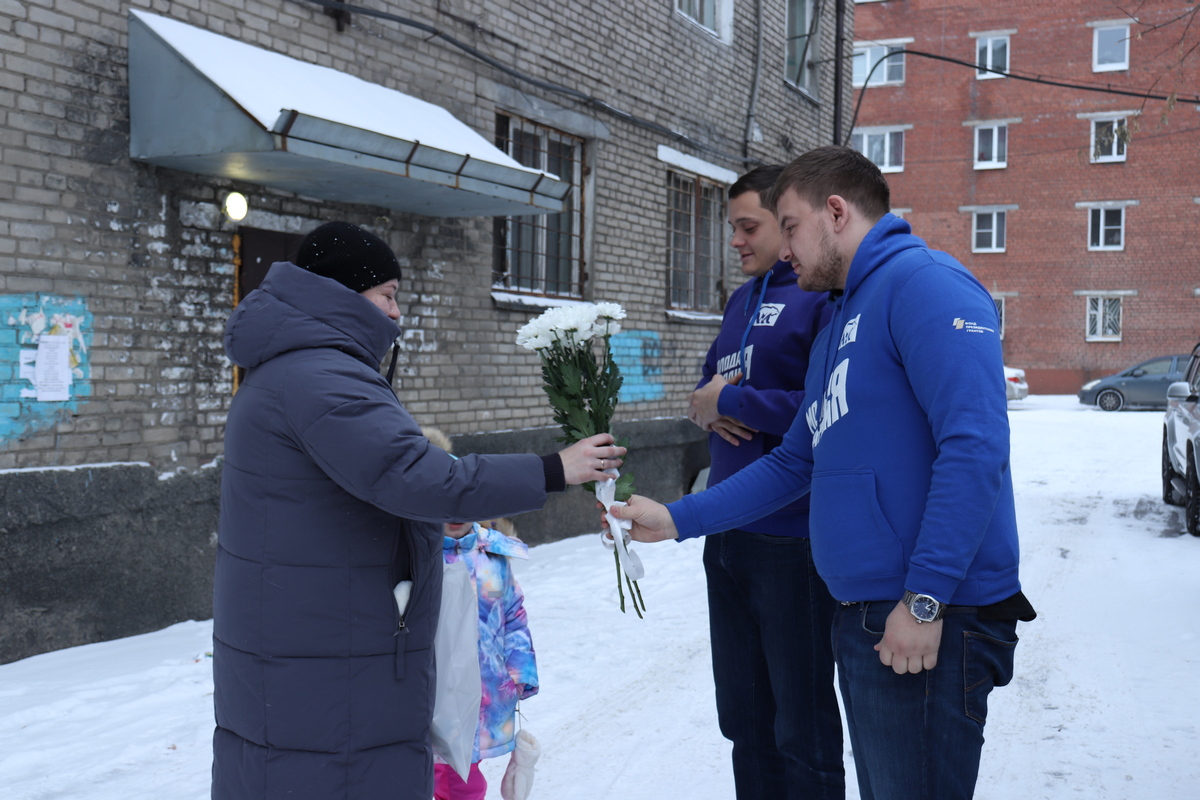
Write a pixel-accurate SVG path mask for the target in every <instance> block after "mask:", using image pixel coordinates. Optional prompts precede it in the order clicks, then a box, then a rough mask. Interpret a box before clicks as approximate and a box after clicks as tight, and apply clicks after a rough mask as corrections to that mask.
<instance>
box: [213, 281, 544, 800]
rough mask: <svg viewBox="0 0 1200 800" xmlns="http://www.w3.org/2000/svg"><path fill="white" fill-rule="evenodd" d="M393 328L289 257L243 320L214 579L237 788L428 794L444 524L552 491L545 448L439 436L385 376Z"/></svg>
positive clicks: (222, 694) (228, 763)
mask: <svg viewBox="0 0 1200 800" xmlns="http://www.w3.org/2000/svg"><path fill="white" fill-rule="evenodd" d="M395 335H396V327H395V325H394V324H393V323H392V322H391V320H389V319H388V318H387V316H386V315H385V314H383V313H382V312H380V311H379V309H377V308H376V307H374V305H373V304H371V303H370V302H369V301H367V300H365V299H364V298H363V297H361V296H359V295H358V294H356V293H355V292H353V291H351V290H349V289H346V288H345V287H343V286H341V285H340V284H337V283H336V282H335V281H331V280H329V279H327V278H322V277H320V276H317V275H313V274H311V273H308V272H305V271H304V270H301V269H299V268H297V267H295V266H293V265H291V264H286V263H280V264H275V265H274V266H272V268H271V271H270V272H269V273H268V275H267V278H266V280H265V281H264V282H263V285H262V287H261V288H259V289H257V290H255V291H254V292H251V293H250V294H249V295H248V296H247V297H246V298H245V300H244V301H243V302H242V303H241V304H240V305H239V306H238V308H237V310H236V311H235V312H234V313H233V315H232V316H231V318H230V320H229V323H228V325H227V328H226V336H225V342H226V347H227V351H228V353H229V356H230V358H231V359H232V360H233V361H234V362H235V363H237V364H240V365H242V366H245V367H246V368H247V373H246V377H245V379H244V380H243V381H242V383H241V385H240V386H239V388H238V391H237V394H236V395H235V396H234V399H233V402H232V403H231V405H230V409H229V415H228V417H227V421H226V428H225V458H224V464H223V467H222V475H221V518H220V527H219V532H218V544H217V564H216V573H215V577H214V587H213V678H214V684H215V689H214V705H215V710H216V721H217V729H216V733H215V734H214V738H213V787H212V796H213V797H214V798H217V799H219V800H226V798H238V799H239V800H241V799H245V800H251V799H253V800H263V798H285V797H286V798H289V800H300V799H301V798H312V800H332V799H333V798H338V799H339V800H376V798H385V797H386V798H394V799H399V800H428V798H429V797H431V796H432V791H433V778H432V774H433V764H432V753H431V751H430V748H429V743H428V734H429V723H430V719H431V716H432V705H433V686H434V666H433V657H432V647H431V645H432V641H433V633H434V629H435V628H436V626H437V617H438V610H439V608H440V603H441V576H442V570H441V564H440V562H441V550H442V532H441V529H440V525H439V524H437V523H441V522H445V521H450V520H456V519H488V518H492V517H497V516H511V515H514V514H518V513H521V512H524V511H531V510H534V509H537V508H540V507H541V506H542V505H543V504H544V503H545V497H546V493H545V482H546V478H545V474H544V472H543V467H542V460H541V459H540V458H539V457H538V456H535V455H524V454H522V455H504V456H479V455H467V456H464V457H463V458H461V459H459V460H455V459H454V458H453V457H451V456H450V455H448V454H447V453H446V452H445V451H443V450H441V449H439V448H437V447H433V446H432V445H430V444H429V442H428V440H427V439H426V438H425V437H424V436H422V435H421V431H420V428H419V426H418V425H417V423H416V422H415V421H414V420H413V418H412V417H411V416H410V415H409V414H408V412H406V411H405V410H404V407H403V406H402V405H401V404H400V402H399V400H398V399H397V398H396V395H395V393H394V392H393V391H392V389H391V386H389V385H388V382H387V381H386V380H385V379H384V378H383V376H381V375H380V374H379V361H380V359H381V358H382V356H383V355H384V354H385V353H386V351H387V348H388V345H389V344H390V343H391V341H392V339H393V338H394V337H395ZM401 580H411V581H412V582H413V588H412V594H411V597H410V599H409V603H408V607H407V609H406V612H405V614H404V616H401V615H400V612H399V610H398V609H397V607H396V602H395V598H394V595H393V591H392V590H393V587H394V586H395V585H396V583H397V582H399V581H401Z"/></svg>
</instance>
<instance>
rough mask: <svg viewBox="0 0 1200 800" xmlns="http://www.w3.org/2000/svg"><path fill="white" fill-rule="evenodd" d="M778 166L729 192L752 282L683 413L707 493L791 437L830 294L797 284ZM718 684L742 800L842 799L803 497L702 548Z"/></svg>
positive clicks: (737, 244)
mask: <svg viewBox="0 0 1200 800" xmlns="http://www.w3.org/2000/svg"><path fill="white" fill-rule="evenodd" d="M782 171H783V167H782V166H765V167H759V168H757V169H755V170H753V171H751V172H749V173H747V174H746V175H743V176H742V177H741V178H739V179H738V180H737V181H736V182H735V183H734V184H733V186H731V187H730V188H729V224H730V226H731V227H732V228H733V239H732V241H731V245H732V246H733V248H734V249H735V250H737V252H738V255H739V256H740V258H741V262H742V272H743V273H744V274H746V275H747V276H749V277H750V280H748V281H746V282H745V283H743V284H742V285H741V286H740V287H738V289H737V290H736V291H735V292H734V293H733V295H732V296H731V297H730V298H729V302H728V303H726V304H725V316H724V319H723V320H722V323H721V332H720V333H719V334H718V335H717V338H716V339H714V340H713V343H712V347H710V348H709V351H708V357H707V358H706V359H705V362H704V367H703V377H702V378H701V380H700V383H699V384H698V385H697V387H696V390H695V391H694V392H692V394H691V397H690V398H689V401H688V417H689V418H690V419H691V420H692V422H694V423H696V424H697V425H699V426H700V427H701V428H703V429H704V430H706V431H709V444H708V447H709V453H710V455H711V464H712V466H711V469H710V470H709V476H708V485H709V486H714V485H716V484H719V483H720V482H721V481H723V480H724V479H725V478H728V477H729V476H730V475H733V474H734V473H736V472H737V471H738V470H740V469H741V468H742V467H744V466H746V465H748V464H750V463H752V462H754V461H755V460H757V459H759V458H761V457H762V456H764V455H765V454H767V453H769V452H770V451H771V450H773V449H774V448H775V447H776V446H777V445H779V443H780V442H782V441H783V435H784V434H785V433H787V430H788V428H790V427H791V425H792V420H793V419H795V417H796V412H797V411H798V410H799V409H800V407H801V404H802V403H803V401H804V373H805V372H806V371H807V369H808V352H809V349H810V348H811V347H812V343H813V340H814V338H815V337H816V335H817V332H818V331H819V330H820V329H821V328H822V327H824V325H825V324H826V323H827V322H828V321H829V316H830V307H829V303H828V300H829V295H828V294H826V293H825V292H819V293H818V292H806V291H804V290H803V289H801V288H800V287H799V286H797V285H796V280H795V276H794V275H793V274H792V265H791V264H789V263H788V262H787V261H781V260H779V246H780V241H781V237H780V234H779V225H778V223H777V222H776V221H775V216H774V215H773V214H772V213H771V212H770V211H768V210H767V209H766V208H764V207H763V205H762V202H761V195H762V194H763V193H766V192H769V191H770V190H771V188H772V187H773V186H774V185H775V179H776V178H778V177H779V174H780V173H781V172H782ZM704 572H705V576H706V578H707V584H708V618H709V628H710V633H711V638H712V662H713V680H714V682H715V684H716V699H717V718H718V720H719V721H720V725H721V733H722V734H723V735H724V736H725V738H727V739H729V740H730V741H731V742H733V779H734V786H735V788H736V791H737V797H738V798H739V800H757V799H758V798H764V797H770V798H779V800H786V799H787V798H794V799H795V800H799V799H800V798H805V799H806V800H841V798H843V797H845V794H846V773H845V767H844V766H843V765H842V721H841V714H840V712H839V711H838V704H837V695H836V694H835V692H834V688H833V649H832V644H831V642H830V638H829V631H830V629H831V627H832V624H833V613H834V609H835V607H836V603H835V602H834V600H833V597H832V596H831V595H830V594H829V590H828V589H827V588H825V583H824V581H822V580H821V578H820V576H818V575H817V572H816V569H815V568H814V566H813V560H812V552H811V549H810V547H809V542H808V497H807V496H805V497H801V498H799V499H797V500H796V501H794V502H792V503H789V504H788V505H786V506H784V507H782V508H780V509H779V510H777V511H775V512H773V513H771V514H768V515H766V516H764V517H763V518H761V519H759V520H756V521H754V522H750V523H747V524H746V525H744V526H743V527H742V528H741V529H734V530H728V531H724V532H721V533H715V534H713V535H711V536H709V537H708V538H707V539H706V540H705V542H704Z"/></svg>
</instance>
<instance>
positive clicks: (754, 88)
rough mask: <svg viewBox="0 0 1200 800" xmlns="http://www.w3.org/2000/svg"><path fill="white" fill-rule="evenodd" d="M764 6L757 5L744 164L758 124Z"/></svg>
mask: <svg viewBox="0 0 1200 800" xmlns="http://www.w3.org/2000/svg"><path fill="white" fill-rule="evenodd" d="M762 4H763V0H758V2H757V3H756V4H755V28H757V30H758V37H757V41H756V43H755V46H754V76H753V78H752V79H751V81H750V104H749V107H748V108H747V109H746V132H745V135H744V136H743V137H742V159H743V163H749V161H750V141H751V139H753V138H754V127H755V125H756V124H757V123H756V122H755V121H754V107H755V106H756V105H758V79H759V75H760V74H761V73H762V53H763V21H762Z"/></svg>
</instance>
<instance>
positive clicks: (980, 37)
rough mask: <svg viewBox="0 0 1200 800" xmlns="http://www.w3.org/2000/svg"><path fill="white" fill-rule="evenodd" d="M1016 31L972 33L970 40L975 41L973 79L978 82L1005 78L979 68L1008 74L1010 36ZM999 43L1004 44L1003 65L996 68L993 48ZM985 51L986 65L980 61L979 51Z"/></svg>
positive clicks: (1010, 60)
mask: <svg viewBox="0 0 1200 800" xmlns="http://www.w3.org/2000/svg"><path fill="white" fill-rule="evenodd" d="M1014 33H1016V31H987V32H984V33H972V34H971V38H973V39H975V40H976V42H975V79H976V80H980V81H986V80H991V79H992V78H1005V77H1008V76H1007V75H1001V74H999V73H996V72H991V71H989V70H988V69H981V68H980V67H989V68H990V69H998V70H1000V71H1001V72H1008V71H1009V67H1010V65H1011V64H1012V37H1011V34H1014ZM1000 42H1003V43H1004V64H1003V65H999V66H997V65H996V63H995V48H996V45H997V44H998V43H1000ZM981 49H983V50H985V52H986V54H987V61H986V63H985V62H984V61H983V60H982V59H981V55H983V54H982V53H980V50H981Z"/></svg>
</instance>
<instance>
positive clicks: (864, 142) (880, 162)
mask: <svg viewBox="0 0 1200 800" xmlns="http://www.w3.org/2000/svg"><path fill="white" fill-rule="evenodd" d="M850 146H851V147H853V148H854V149H855V150H857V151H858V152H860V153H862V154H863V155H864V156H866V157H867V158H869V159H871V162H872V163H873V164H875V166H877V167H879V170H880V172H903V171H904V131H903V130H857V131H854V132H853V133H852V134H851V136H850Z"/></svg>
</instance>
